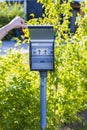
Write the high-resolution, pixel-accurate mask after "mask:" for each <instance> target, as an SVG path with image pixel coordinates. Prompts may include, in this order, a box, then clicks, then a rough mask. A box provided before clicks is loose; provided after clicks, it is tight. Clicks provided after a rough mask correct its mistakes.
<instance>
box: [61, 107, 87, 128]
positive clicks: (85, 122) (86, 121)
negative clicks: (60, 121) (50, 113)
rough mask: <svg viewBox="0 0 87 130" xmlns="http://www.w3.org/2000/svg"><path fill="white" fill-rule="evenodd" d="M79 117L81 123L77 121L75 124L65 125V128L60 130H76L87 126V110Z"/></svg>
mask: <svg viewBox="0 0 87 130" xmlns="http://www.w3.org/2000/svg"><path fill="white" fill-rule="evenodd" d="M78 116H79V117H80V118H81V119H82V122H81V123H80V122H78V121H77V122H76V123H75V124H72V123H71V124H69V125H64V127H62V128H59V130H76V129H79V128H81V127H82V126H83V127H84V126H85V125H87V110H85V111H82V112H81V113H78Z"/></svg>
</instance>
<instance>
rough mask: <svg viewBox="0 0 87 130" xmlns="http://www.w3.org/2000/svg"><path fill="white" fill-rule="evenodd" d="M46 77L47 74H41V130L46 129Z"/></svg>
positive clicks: (44, 72)
mask: <svg viewBox="0 0 87 130" xmlns="http://www.w3.org/2000/svg"><path fill="white" fill-rule="evenodd" d="M46 77H47V72H46V71H41V72H40V126H41V130H45V127H46Z"/></svg>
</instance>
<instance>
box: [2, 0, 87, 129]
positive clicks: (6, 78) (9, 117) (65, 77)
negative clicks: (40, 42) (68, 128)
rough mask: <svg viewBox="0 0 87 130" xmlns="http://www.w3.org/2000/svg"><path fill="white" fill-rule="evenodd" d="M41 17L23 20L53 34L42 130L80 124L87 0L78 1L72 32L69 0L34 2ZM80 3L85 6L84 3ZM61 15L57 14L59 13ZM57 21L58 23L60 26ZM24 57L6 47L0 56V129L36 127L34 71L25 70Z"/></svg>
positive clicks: (86, 73) (84, 104)
mask: <svg viewBox="0 0 87 130" xmlns="http://www.w3.org/2000/svg"><path fill="white" fill-rule="evenodd" d="M40 2H42V3H43V6H44V7H45V12H44V14H43V18H38V19H32V20H29V21H28V24H53V25H54V30H55V36H56V44H55V71H54V72H49V73H48V78H47V110H48V112H47V122H48V124H47V128H46V129H47V130H58V128H59V127H60V126H62V125H65V124H70V123H74V122H76V121H77V120H78V121H80V122H81V119H80V118H79V117H78V113H80V112H81V111H83V110H87V100H86V99H87V40H86V39H87V35H86V34H87V22H86V21H87V17H86V14H87V8H86V5H87V1H85V3H84V4H82V5H81V10H82V11H83V14H84V15H83V16H82V15H80V14H78V17H77V21H76V23H77V24H78V29H77V31H76V32H75V34H71V33H70V30H69V18H70V17H71V16H72V14H71V6H70V1H69V2H68V3H66V2H65V0H64V1H63V4H60V2H59V0H55V1H52V0H40ZM84 5H85V6H84ZM60 14H62V16H63V17H60ZM61 21H62V24H61ZM27 59H28V56H27V55H23V54H21V53H20V52H13V51H9V52H8V54H7V55H5V56H3V57H2V56H1V57H0V130H39V129H40V127H39V120H40V119H39V109H40V108H39V104H40V101H39V95H40V88H39V85H40V84H39V82H40V80H39V73H38V72H31V71H30V69H29V64H28V63H29V61H28V60H27Z"/></svg>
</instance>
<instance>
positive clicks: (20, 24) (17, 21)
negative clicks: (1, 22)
mask: <svg viewBox="0 0 87 130" xmlns="http://www.w3.org/2000/svg"><path fill="white" fill-rule="evenodd" d="M9 24H10V26H11V28H12V29H14V28H27V25H25V23H24V20H23V19H22V18H21V17H20V16H17V17H15V18H14V19H13V20H12V21H11V22H10V23H9Z"/></svg>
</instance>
